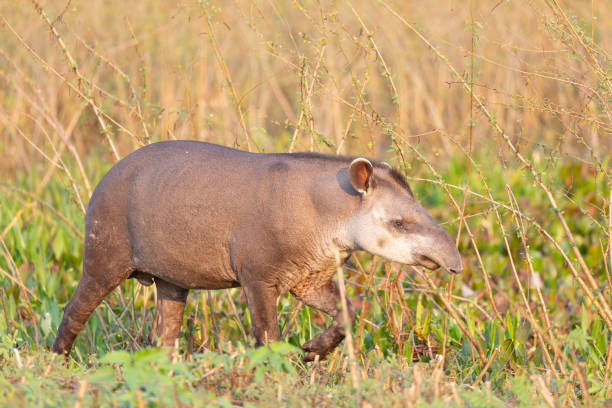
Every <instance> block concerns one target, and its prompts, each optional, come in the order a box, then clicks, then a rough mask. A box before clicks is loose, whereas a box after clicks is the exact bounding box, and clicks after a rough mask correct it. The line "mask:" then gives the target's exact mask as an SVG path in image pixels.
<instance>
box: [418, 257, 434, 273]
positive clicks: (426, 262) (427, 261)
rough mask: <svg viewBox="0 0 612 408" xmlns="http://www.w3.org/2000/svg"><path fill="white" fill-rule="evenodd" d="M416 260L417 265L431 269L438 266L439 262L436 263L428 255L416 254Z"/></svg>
mask: <svg viewBox="0 0 612 408" xmlns="http://www.w3.org/2000/svg"><path fill="white" fill-rule="evenodd" d="M416 261H417V262H418V263H419V265H421V266H424V267H425V268H427V269H429V270H432V271H433V270H434V269H438V268H439V267H440V264H439V263H437V262H436V261H434V260H433V259H431V258H430V257H428V256H426V255H417V256H416Z"/></svg>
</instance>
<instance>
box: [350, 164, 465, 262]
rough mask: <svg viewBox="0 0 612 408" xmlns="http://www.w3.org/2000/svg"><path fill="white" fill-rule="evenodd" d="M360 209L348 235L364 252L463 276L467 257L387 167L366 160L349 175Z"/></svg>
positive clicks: (351, 220) (352, 220)
mask: <svg viewBox="0 0 612 408" xmlns="http://www.w3.org/2000/svg"><path fill="white" fill-rule="evenodd" d="M348 176H349V179H350V184H351V186H352V187H353V188H354V189H355V190H356V191H357V193H359V195H360V197H361V200H360V204H359V208H358V210H357V211H356V213H355V214H354V215H353V216H352V217H351V219H350V221H349V223H348V233H349V235H350V237H351V239H352V240H353V242H354V243H355V245H356V246H357V248H359V249H363V250H366V251H368V252H370V253H372V254H374V255H379V256H381V257H383V258H386V259H389V260H391V261H396V262H401V263H404V264H409V265H421V266H424V267H425V268H428V269H436V268H438V267H442V268H445V269H447V270H448V271H450V272H453V273H458V272H461V270H462V269H463V267H462V265H461V256H460V255H459V251H458V250H457V247H456V246H455V243H454V242H453V240H452V239H451V237H450V236H449V235H448V233H447V232H446V231H445V230H444V229H443V228H442V227H440V226H439V225H438V224H437V223H436V222H435V221H434V220H433V219H432V218H431V217H430V216H429V214H427V211H425V209H424V208H423V207H422V206H421V205H420V204H419V203H418V202H417V201H416V200H415V198H414V195H413V194H412V191H411V190H410V187H409V186H408V183H407V182H406V180H405V178H404V177H403V176H402V175H401V174H400V173H398V172H397V171H395V170H393V169H392V168H391V166H389V165H387V164H386V163H377V164H376V166H374V165H372V163H371V162H370V161H369V160H367V159H364V158H358V159H355V160H353V162H352V163H351V164H350V167H349V169H348Z"/></svg>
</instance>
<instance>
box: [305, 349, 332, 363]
mask: <svg viewBox="0 0 612 408" xmlns="http://www.w3.org/2000/svg"><path fill="white" fill-rule="evenodd" d="M317 356H319V361H323V360H326V359H327V355H326V354H324V355H321V354H320V352H318V351H317V352H314V351H309V352H307V353H306V354H304V357H302V360H303V361H304V362H305V363H308V362H310V361H315V360H316V359H317Z"/></svg>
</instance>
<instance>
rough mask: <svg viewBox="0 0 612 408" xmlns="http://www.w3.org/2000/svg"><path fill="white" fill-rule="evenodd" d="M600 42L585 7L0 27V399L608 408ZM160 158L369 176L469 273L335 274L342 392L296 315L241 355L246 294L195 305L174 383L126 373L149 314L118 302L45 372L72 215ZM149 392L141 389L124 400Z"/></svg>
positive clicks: (136, 302)
mask: <svg viewBox="0 0 612 408" xmlns="http://www.w3.org/2000/svg"><path fill="white" fill-rule="evenodd" d="M611 21H612V6H611V5H610V3H609V2H605V1H597V0H592V1H572V2H570V1H561V0H536V1H530V2H521V1H509V0H508V1H503V0H502V1H493V0H492V1H479V2H471V1H469V2H458V1H453V0H450V1H449V0H445V1H429V2H420V1H384V0H383V1H374V2H369V1H359V0H356V1H346V2H327V1H305V2H302V1H295V2H274V1H258V0H249V1H242V0H236V1H233V2H218V1H214V2H203V1H177V2H161V1H153V0H147V1H140V2H130V3H129V4H126V3H125V2H121V1H115V0H107V1H99V0H95V1H87V2H85V1H75V0H71V1H66V0H62V1H59V0H53V1H45V2H38V1H35V0H33V1H18V2H3V3H1V4H0V35H1V39H2V40H1V41H0V83H1V84H2V86H0V100H1V104H0V153H1V154H2V160H0V272H1V274H0V283H1V285H0V295H1V297H0V298H1V301H2V306H1V311H0V335H1V338H2V340H1V341H0V356H1V357H0V369H1V370H2V372H3V379H2V381H3V382H4V383H5V384H6V385H10V386H9V387H7V388H6V391H0V395H3V396H4V397H6V398H7V401H12V402H15V403H18V401H23V400H24V398H25V399H28V400H31V401H39V402H40V401H42V399H44V398H46V400H45V401H46V402H45V404H60V403H61V402H62V399H63V398H70V399H71V401H73V400H74V401H76V402H78V403H81V401H88V402H89V403H90V404H94V403H97V402H99V403H103V404H107V403H108V404H110V403H111V401H112V400H108V399H104V398H107V397H104V395H105V393H110V395H113V396H116V397H117V398H119V397H120V398H119V399H118V401H120V404H126V405H136V406H144V405H147V404H160V405H173V404H174V403H173V402H172V401H174V402H175V403H177V404H178V403H179V402H180V403H184V404H192V405H193V404H195V402H193V401H195V400H194V398H195V397H194V396H198V398H204V396H207V397H206V398H205V399H203V400H201V401H204V400H205V401H208V402H211V401H213V400H214V399H215V396H223V398H224V399H219V400H217V403H218V404H220V405H223V404H229V405H231V404H237V403H239V404H243V403H244V404H248V403H259V404H262V405H274V404H275V403H280V402H281V401H284V403H286V404H291V405H301V404H306V405H311V404H315V403H321V404H326V405H337V404H348V405H351V404H353V403H355V398H357V399H358V402H359V403H360V404H362V405H363V404H371V405H385V404H387V403H388V404H393V403H397V404H402V403H404V404H407V403H410V404H417V405H418V404H419V403H431V402H435V401H438V402H441V403H444V404H445V405H448V404H449V403H452V404H457V405H462V404H468V405H473V406H478V405H482V406H493V405H495V404H502V405H503V404H506V405H507V404H509V405H517V406H533V405H540V404H541V405H547V406H561V405H563V406H565V405H569V406H576V405H582V404H586V405H602V406H603V405H605V404H606V401H608V400H609V399H610V398H612V389H611V386H610V375H611V372H610V371H611V369H612V346H611V344H612V343H611V341H610V333H611V328H612V312H611V311H610V304H611V301H612V281H611V265H610V262H611V257H612V252H611V250H610V236H611V234H612V232H611V227H610V224H612V221H611V220H612V218H610V215H609V214H610V202H611V200H612V196H611V195H610V186H611V184H612V183H611V178H610V158H611V155H612V149H611V145H612V143H611V136H612V103H611V101H612V59H611V58H610V54H609V50H610V47H611V45H612V24H611V23H610V22H611ZM174 139H197V140H203V141H208V142H214V143H219V144H223V145H227V146H234V147H238V148H241V149H244V150H250V151H255V152H287V151H307V150H312V151H319V152H324V153H330V154H336V153H339V154H354V155H358V154H359V155H366V156H369V157H373V158H376V159H381V160H386V161H388V162H389V163H390V164H392V165H393V166H394V167H397V168H398V169H400V170H401V171H403V172H404V173H405V174H406V176H407V178H408V180H409V181H410V183H411V186H412V187H413V189H414V190H415V194H416V195H417V197H418V199H419V200H420V201H421V202H422V203H423V205H424V206H425V207H426V208H427V209H428V210H429V211H430V213H431V214H432V216H434V218H435V219H437V220H438V221H439V222H440V223H441V224H442V225H443V226H444V227H445V228H447V230H448V231H449V232H450V233H451V234H452V235H453V236H455V237H456V239H457V243H458V246H459V248H460V251H461V253H462V255H463V262H464V267H465V271H464V273H462V274H461V275H458V276H456V277H454V278H451V277H449V276H446V275H444V274H442V273H441V272H439V271H438V272H435V273H433V274H432V273H429V272H424V271H419V270H414V269H413V268H410V267H406V266H401V265H398V264H393V263H388V262H385V261H384V260H381V259H377V258H375V257H374V258H373V257H372V256H370V255H368V254H365V253H358V254H355V255H354V256H353V257H352V258H351V259H350V260H349V262H348V263H347V265H346V267H345V269H344V272H345V276H346V280H347V291H348V294H349V297H350V298H351V299H352V301H353V303H354V305H355V306H356V309H357V319H356V322H355V325H354V327H353V341H354V343H355V350H356V356H355V358H356V360H357V362H358V370H359V374H360V375H359V378H360V387H359V389H358V391H359V392H355V390H354V389H352V388H351V385H350V384H349V383H350V381H349V379H348V378H349V377H350V376H349V375H348V372H349V371H350V370H352V369H351V367H352V366H351V365H349V364H348V363H347V362H348V361H349V360H351V356H350V355H348V353H347V351H346V350H345V349H341V350H338V351H337V352H335V353H334V354H333V355H332V356H331V357H330V359H329V360H328V361H326V362H321V363H320V364H316V365H309V366H304V365H303V364H302V363H300V362H299V353H297V354H296V353H294V350H293V349H291V348H290V346H289V344H290V345H293V346H298V347H299V346H300V345H301V344H302V343H303V342H304V341H305V340H307V339H309V338H310V337H311V336H312V335H313V334H314V333H316V332H317V331H318V330H321V329H322V328H323V327H325V326H326V324H327V323H328V321H327V318H326V317H325V316H323V315H321V314H320V313H319V312H317V311H314V310H311V309H309V308H308V307H302V305H301V304H298V302H296V301H295V300H294V299H293V298H291V297H290V296H289V295H288V296H286V297H284V298H283V299H282V300H281V302H280V304H279V312H280V316H281V319H280V330H281V333H282V334H283V341H285V342H287V343H288V344H286V345H285V346H283V345H278V346H276V347H277V348H276V349H267V352H266V353H267V354H265V353H264V352H263V351H261V352H260V353H259V355H258V356H257V358H256V357H255V356H254V355H253V351H252V350H250V349H249V350H248V351H247V349H248V346H249V345H250V344H251V340H250V339H249V338H246V337H245V333H248V329H249V327H250V317H249V315H248V311H247V309H246V303H245V301H244V298H243V297H242V295H241V291H240V290H239V289H232V290H228V291H216V292H215V291H200V292H194V293H192V294H191V295H190V301H189V303H188V306H187V311H186V314H185V316H186V319H185V320H186V322H185V324H184V330H183V333H182V335H181V342H180V345H179V352H178V353H176V354H174V355H173V357H172V358H170V357H167V354H165V353H162V352H159V351H156V349H150V350H151V351H150V352H147V350H143V339H144V338H145V336H146V333H147V332H148V329H149V328H150V324H151V320H152V318H151V315H152V312H153V310H152V306H153V303H154V302H153V299H154V293H153V290H154V289H153V288H145V287H142V286H140V285H139V284H138V283H137V282H133V281H128V282H126V283H125V284H123V285H122V286H121V288H120V289H119V290H117V291H115V292H113V294H112V295H110V296H109V298H108V299H107V300H106V301H105V303H104V304H103V305H102V306H101V307H100V308H99V309H98V310H97V312H96V313H95V314H94V315H93V316H92V317H91V319H90V320H89V323H88V325H87V328H86V330H85V331H84V332H83V333H82V334H81V335H80V336H79V337H78V339H77V342H76V344H75V349H74V351H73V353H72V360H71V365H70V367H68V368H63V367H62V366H61V364H60V362H59V361H58V359H53V358H52V356H51V355H50V354H48V353H47V351H46V350H47V349H48V347H49V346H50V345H51V344H52V342H53V339H54V336H55V332H56V329H57V326H58V324H59V322H60V320H61V314H62V311H63V307H64V305H65V303H66V302H67V301H68V299H69V298H70V296H71V294H72V293H73V291H74V289H75V287H76V284H77V283H78V279H79V277H80V274H81V263H82V247H83V245H82V235H83V217H84V211H85V208H86V206H87V201H88V199H89V197H90V195H91V192H92V190H93V188H95V186H96V184H97V182H98V181H99V180H100V179H101V178H102V176H103V175H104V174H105V172H106V171H108V169H109V168H110V167H111V166H112V165H113V163H115V162H116V161H117V160H118V159H119V158H120V157H123V156H125V155H127V154H128V153H129V152H131V151H133V150H134V149H136V148H138V147H140V146H142V145H144V144H147V143H152V142H156V141H160V140H174ZM111 256H112V254H111ZM282 344H285V343H282ZM121 350H123V351H131V352H135V353H134V354H121V353H119V351H121ZM291 350H293V351H291ZM210 351H213V352H214V353H210ZM109 352H111V354H109V355H108V356H109V357H108V358H106V359H105V357H102V358H100V359H97V358H96V356H100V355H104V354H106V353H109ZM117 353H119V354H117ZM151 356H153V357H151ZM202 359H204V360H206V361H208V362H207V363H206V364H204V365H203V367H205V368H202V369H198V368H197V367H198V365H197V364H196V363H195V362H201V360H202ZM287 359H288V360H289V361H290V362H291V365H289V366H287V365H285V364H284V363H282V362H283V361H287ZM246 361H251V363H247V362H246ZM253 361H255V363H253ZM42 362H46V363H45V364H47V365H45V364H43V365H42V366H41V367H39V368H36V369H33V368H32V367H33V365H39V364H42ZM413 362H414V363H413ZM28 364H30V365H29V366H28ZM138 364H140V365H138ZM135 366H138V367H141V368H139V369H138V370H136V371H134V369H132V368H133V367H135ZM130 367H132V368H130ZM143 367H152V368H151V371H150V372H149V373H148V374H147V375H151V376H153V377H151V378H144V377H143V378H140V377H138V378H135V379H134V378H132V377H131V376H133V375H134V374H133V373H134V372H137V371H139V370H140V371H142V370H144V368H143ZM262 367H263V368H262ZM47 368H48V369H47ZM130 370H131V371H130ZM181 370H183V371H181ZM210 370H214V371H213V372H212V374H210ZM130 373H131V374H130ZM178 373H183V374H178ZM143 375H144V374H143ZM89 376H91V377H89ZM161 377H164V378H168V381H166V382H162V383H157V382H156V381H155V378H161ZM237 378H238V380H236V379H237ZM235 381H238V385H236V384H237V383H235ZM240 381H242V382H240ZM270 381H272V382H273V383H274V384H275V386H274V387H272V388H273V389H272V391H270V389H267V388H266V387H264V386H263V385H265V384H269V383H270ZM43 383H44V384H46V385H44V384H43ZM390 383H393V384H390ZM36 384H38V385H36ZM41 384H43V385H41ZM57 385H59V387H56V386H57ZM353 386H354V384H353ZM41 387H42V388H41ZM45 387H48V390H47V391H46V392H44V393H42V394H41V391H40V390H41V389H47V388H45ZM88 387H89V388H88ZM156 387H157V388H156ZM283 387H285V388H284V389H285V391H282V388H283ZM377 387H378V388H377ZM379 388H380V389H384V390H386V392H385V393H384V394H382V395H379V394H377V393H378V391H376V390H377V389H379ZM88 389H89V390H91V389H94V392H93V393H87V392H86V390H88ZM160 390H163V392H162V391H160ZM173 390H174V391H173ZM176 390H179V391H176ZM81 391H82V395H81ZM388 391H392V392H388ZM3 392H4V393H5V394H2V393H3ZM43 394H44V395H43ZM320 394H321V395H322V394H324V395H323V397H321V400H320V401H318V402H317V400H316V398H315V399H314V400H313V399H312V398H314V397H313V395H320ZM79 395H81V396H80V397H79ZM41 398H42V399H41ZM92 398H95V399H92ZM97 398H102V399H101V400H99V401H98V399H97ZM113 398H114V397H113ZM95 401H97V402H95ZM177 401H178V402H177ZM64 402H65V401H64ZM83 403H85V402H83Z"/></svg>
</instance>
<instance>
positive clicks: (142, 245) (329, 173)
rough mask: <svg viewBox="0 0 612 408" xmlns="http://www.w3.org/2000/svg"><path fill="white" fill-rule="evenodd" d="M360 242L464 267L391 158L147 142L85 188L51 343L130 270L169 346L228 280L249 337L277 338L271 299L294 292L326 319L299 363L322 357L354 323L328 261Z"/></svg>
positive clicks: (453, 268)
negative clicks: (205, 297)
mask: <svg viewBox="0 0 612 408" xmlns="http://www.w3.org/2000/svg"><path fill="white" fill-rule="evenodd" d="M356 250H365V251H368V252H370V253H372V254H375V255H378V256H380V257H383V258H385V259H388V260H391V261H395V262H400V263H403V264H408V265H420V266H424V267H425V268H428V269H436V268H438V267H442V268H443V269H446V270H448V271H450V272H452V273H457V272H460V271H461V270H462V263H461V256H460V254H459V251H458V250H457V247H456V246H455V243H454V242H453V240H452V239H451V237H450V236H449V235H448V233H447V232H446V231H445V230H444V229H443V228H442V227H441V226H440V225H438V224H437V223H436V222H435V221H434V220H433V219H432V218H431V217H430V216H429V215H428V213H427V212H426V211H425V209H424V208H423V207H422V206H421V205H420V204H419V203H418V202H417V200H416V199H415V197H414V195H413V193H412V191H411V189H410V187H409V185H408V183H407V182H406V179H405V177H404V176H403V175H402V174H401V173H400V172H399V171H397V170H395V169H394V168H392V167H391V166H390V165H388V164H387V163H384V162H378V161H374V160H369V159H367V158H363V157H346V156H335V155H325V154H317V153H267V154H266V153H250V152H245V151H241V150H236V149H232V148H228V147H223V146H219V145H215V144H211V143H204V142H198V141H166V142H159V143H153V144H150V145H147V146H145V147H142V148H140V149H138V150H136V151H135V152H133V153H131V154H130V155H128V156H126V157H125V158H123V159H122V160H120V161H119V162H118V163H117V164H115V165H114V166H113V167H112V168H111V169H110V171H109V172H108V173H107V174H106V175H105V176H104V177H103V178H102V181H100V183H99V184H98V186H97V187H96V189H95V191H94V193H93V195H92V197H91V200H90V202H89V206H88V208H87V213H86V215H85V242H84V254H83V275H82V277H81V279H80V281H79V283H78V286H77V288H76V291H75V293H74V295H73V297H72V299H71V300H70V301H69V302H68V304H67V305H66V308H65V310H64V316H63V319H62V322H61V324H60V326H59V329H58V333H57V338H56V340H55V343H54V344H53V351H55V352H56V353H59V354H64V355H67V354H68V353H69V352H70V350H71V348H72V344H73V342H74V340H75V338H76V336H77V335H78V333H79V332H80V331H81V330H82V329H83V326H84V324H85V322H86V321H87V319H88V318H89V316H90V315H91V313H92V312H93V311H94V310H95V308H96V307H97V306H98V305H99V304H100V303H101V302H102V300H103V299H104V298H105V297H106V296H107V295H108V294H109V293H110V292H111V291H112V290H113V289H115V288H116V287H117V286H118V285H120V284H121V283H122V282H123V281H125V280H126V279H128V278H135V279H137V280H138V281H139V282H140V283H142V284H144V285H152V284H155V287H156V290H157V304H156V311H155V318H154V321H153V324H152V328H151V332H150V334H149V339H148V340H149V341H150V342H152V343H158V344H159V343H161V344H162V345H174V343H175V340H176V339H177V337H178V335H179V331H180V327H181V322H182V319H183V312H184V309H185V302H186V300H187V294H188V292H189V290H191V289H226V288H233V287H242V289H243V290H244V294H245V297H246V300H247V304H248V308H249V312H250V314H251V322H252V328H251V331H252V334H253V335H254V337H255V340H256V345H262V344H264V343H265V342H269V341H275V340H278V339H279V330H278V322H277V305H278V303H277V301H278V299H279V297H280V296H281V295H283V294H285V293H286V292H288V291H289V292H291V293H292V294H293V296H295V297H296V298H297V299H299V300H300V301H302V302H303V303H304V304H306V305H309V306H311V307H313V308H315V309H318V310H320V311H322V312H324V313H326V314H329V315H330V316H331V317H332V323H331V324H330V326H329V327H328V328H327V329H325V330H324V331H322V332H320V333H318V334H316V335H315V336H314V337H313V338H312V339H311V340H309V341H308V342H306V343H305V344H304V345H303V346H302V348H303V350H304V351H305V354H304V360H306V361H308V360H313V359H314V358H315V357H316V356H317V355H318V356H320V358H324V357H325V355H327V354H328V353H330V352H331V351H332V350H333V349H334V348H335V347H336V346H337V345H338V344H339V343H340V342H341V341H342V340H343V339H344V329H345V323H350V322H345V321H344V317H343V316H344V313H343V312H342V308H341V306H340V305H341V302H340V300H341V298H340V296H341V294H340V292H339V289H338V285H337V284H336V282H335V281H334V280H333V279H332V278H333V276H334V274H335V271H336V270H337V259H338V258H339V259H341V262H344V261H345V260H346V259H347V258H348V256H350V254H351V253H352V252H353V251H356ZM347 305H348V309H349V310H348V311H349V313H348V316H349V318H350V319H351V322H352V320H353V318H354V311H353V307H352V306H351V303H350V302H349V301H348V299H347Z"/></svg>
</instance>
